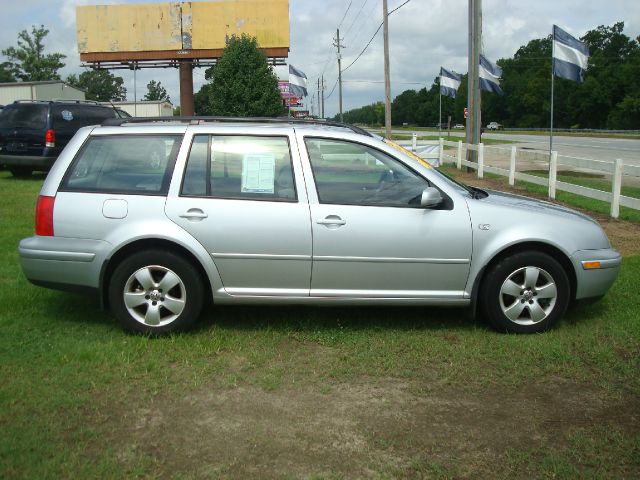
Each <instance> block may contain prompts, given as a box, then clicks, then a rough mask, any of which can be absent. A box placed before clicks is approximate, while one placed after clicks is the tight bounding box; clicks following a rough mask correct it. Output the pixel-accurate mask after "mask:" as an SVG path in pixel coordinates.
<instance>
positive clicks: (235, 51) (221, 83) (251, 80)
mask: <svg viewBox="0 0 640 480" xmlns="http://www.w3.org/2000/svg"><path fill="white" fill-rule="evenodd" d="M205 78H206V79H207V80H209V81H210V83H208V84H205V85H203V86H202V89H201V90H200V92H198V94H197V95H196V97H195V99H194V102H195V106H196V112H197V113H198V114H199V115H203V114H204V115H206V114H208V115H224V116H231V117H254V116H264V117H275V116H278V115H282V114H283V113H284V108H283V106H282V98H281V97H280V91H279V89H278V77H277V76H276V75H275V73H274V72H273V69H272V67H271V66H269V64H268V63H267V58H266V56H265V55H264V53H262V51H260V49H259V48H258V43H257V41H256V39H255V38H254V37H250V36H248V35H246V34H243V35H242V36H241V37H237V36H233V37H231V38H230V39H229V43H228V44H227V46H226V48H225V49H224V52H223V53H222V56H221V57H220V59H219V60H218V63H217V64H216V65H215V66H213V67H211V68H209V69H207V70H206V72H205Z"/></svg>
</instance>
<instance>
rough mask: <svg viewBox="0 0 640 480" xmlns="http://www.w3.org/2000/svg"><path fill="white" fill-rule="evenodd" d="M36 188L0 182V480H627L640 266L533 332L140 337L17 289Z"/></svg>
mask: <svg viewBox="0 0 640 480" xmlns="http://www.w3.org/2000/svg"><path fill="white" fill-rule="evenodd" d="M41 183H42V177H39V178H33V179H30V180H14V179H13V178H11V177H10V176H9V174H8V173H7V172H4V171H0V192H1V193H0V195H1V202H0V371H1V372H2V382H1V383H0V426H1V431H2V435H0V478H11V479H35V478H38V479H40V478H52V479H53V478H55V479H57V478H114V479H115V478H118V479H119V478H179V479H194V478H243V479H244V478H260V479H263V478H264V479H271V478H273V479H293V478H304V479H342V478H345V479H347V478H375V479H391V478H473V479H475V478H503V479H513V478H516V479H517V478H523V479H525V478H526V479H529V478H638V477H640V415H639V412H640V408H639V407H640V400H639V399H640V375H638V372H639V371H640V315H639V314H638V312H639V311H640V297H639V296H638V294H637V289H638V280H639V278H640V256H628V257H626V258H625V259H624V262H623V268H622V271H621V274H620V277H619V279H618V281H617V282H616V284H615V285H614V287H613V288H612V290H611V291H610V292H609V294H608V295H607V296H606V297H605V298H604V299H603V300H602V301H600V302H599V303H597V304H594V305H591V306H589V307H585V308H581V309H579V310H575V311H572V312H570V313H569V314H568V315H567V317H566V318H565V319H564V320H563V321H562V322H561V323H560V325H559V326H558V328H556V329H554V330H553V331H551V332H548V333H546V334H543V335H534V336H514V335H501V334H497V333H494V332H492V331H491V330H489V329H487V328H486V327H485V325H484V324H483V323H481V322H480V321H475V320H472V319H471V318H469V316H468V315H467V312H466V311H464V310H457V309H451V310H447V309H425V308H403V309H400V308H375V309H373V308H325V309H320V308H301V307H281V308H261V307H244V308H237V307H236V308H231V307H225V308H215V309H213V310H211V311H209V312H207V313H206V314H205V315H203V318H202V321H201V323H200V325H199V327H198V328H197V329H196V330H195V331H193V332H191V333H188V334H181V335H174V336H171V337H167V338H161V339H149V338H146V337H140V336H131V335H127V334H125V333H123V332H122V331H121V330H120V328H119V327H118V326H117V325H116V324H115V323H114V321H113V320H112V319H111V317H110V315H109V314H108V313H104V312H101V311H100V310H99V307H98V304H97V302H95V301H94V300H92V299H89V298H84V297H79V296H75V295H72V294H67V293H61V292H56V291H50V290H45V289H42V288H38V287H35V286H32V285H30V284H29V283H28V282H27V281H26V280H25V279H24V277H23V276H22V273H21V271H20V267H19V264H18V257H17V252H16V247H17V243H18V241H19V240H20V239H21V238H23V237H25V236H29V235H31V234H32V230H33V213H34V207H35V200H36V196H37V192H38V190H39V188H40V185H41Z"/></svg>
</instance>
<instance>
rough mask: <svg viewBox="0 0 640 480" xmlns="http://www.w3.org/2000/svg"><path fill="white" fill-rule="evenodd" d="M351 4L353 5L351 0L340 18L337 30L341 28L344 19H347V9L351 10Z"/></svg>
mask: <svg viewBox="0 0 640 480" xmlns="http://www.w3.org/2000/svg"><path fill="white" fill-rule="evenodd" d="M352 3H353V0H350V1H349V6H348V7H347V10H346V11H345V12H344V15H343V16H342V20H340V23H339V24H338V28H340V27H341V26H342V22H344V19H345V18H346V17H347V13H349V9H350V8H351V4H352Z"/></svg>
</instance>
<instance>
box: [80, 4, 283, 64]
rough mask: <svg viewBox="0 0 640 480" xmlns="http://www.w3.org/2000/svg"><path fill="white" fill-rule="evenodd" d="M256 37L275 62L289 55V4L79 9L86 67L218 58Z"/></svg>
mask: <svg viewBox="0 0 640 480" xmlns="http://www.w3.org/2000/svg"><path fill="white" fill-rule="evenodd" d="M243 33H246V34H248V35H251V36H253V37H256V39H257V41H258V45H259V46H260V48H261V49H262V50H263V51H264V52H265V54H266V55H267V56H268V57H271V58H284V57H287V56H288V52H289V2H288V0H217V1H209V2H184V3H177V2H174V3H145V4H133V5H132V4H127V5H86V6H79V7H77V8H76V34H77V41H78V51H79V52H80V59H81V60H82V61H86V62H100V61H135V60H164V59H172V60H173V59H181V58H185V59H189V58H218V57H219V56H220V55H221V54H222V50H223V49H224V47H225V45H226V44H227V41H228V39H229V38H230V37H231V36H233V35H242V34H243Z"/></svg>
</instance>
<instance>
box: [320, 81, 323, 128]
mask: <svg viewBox="0 0 640 480" xmlns="http://www.w3.org/2000/svg"><path fill="white" fill-rule="evenodd" d="M321 78H322V80H320V82H321V84H322V105H321V108H322V110H321V111H322V118H324V74H323V75H322V77H321Z"/></svg>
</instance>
